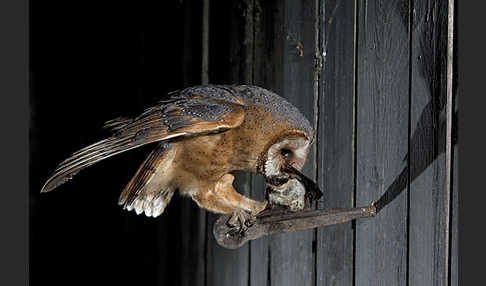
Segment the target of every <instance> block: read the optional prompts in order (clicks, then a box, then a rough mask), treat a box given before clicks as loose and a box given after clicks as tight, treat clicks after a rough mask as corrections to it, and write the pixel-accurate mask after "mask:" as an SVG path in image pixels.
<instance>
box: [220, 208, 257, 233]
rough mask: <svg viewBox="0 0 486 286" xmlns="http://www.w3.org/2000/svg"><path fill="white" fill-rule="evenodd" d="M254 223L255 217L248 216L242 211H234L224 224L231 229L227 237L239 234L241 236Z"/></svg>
mask: <svg viewBox="0 0 486 286" xmlns="http://www.w3.org/2000/svg"><path fill="white" fill-rule="evenodd" d="M255 222H256V216H255V215H252V214H249V213H248V212H246V211H245V210H243V209H236V210H234V211H233V214H232V215H231V217H230V218H229V219H228V221H227V222H226V224H227V225H228V226H229V227H231V230H230V231H228V234H229V235H235V234H240V235H242V234H243V233H244V232H245V231H246V230H247V229H248V227H251V226H252V225H253V224H254V223H255Z"/></svg>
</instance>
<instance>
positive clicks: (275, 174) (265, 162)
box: [259, 129, 322, 211]
mask: <svg viewBox="0 0 486 286" xmlns="http://www.w3.org/2000/svg"><path fill="white" fill-rule="evenodd" d="M311 145H312V139H311V138H309V136H308V135H307V134H306V133H305V132H304V131H300V130H295V129H294V130H288V131H285V132H283V133H282V134H280V135H279V136H277V137H276V138H274V139H273V140H272V141H271V142H270V144H268V147H267V148H266V150H265V151H264V152H263V155H262V159H261V162H262V164H261V166H260V170H259V172H260V173H261V174H262V175H263V176H264V178H265V181H266V183H267V186H268V187H267V197H268V200H269V202H270V203H271V204H277V205H284V206H288V207H289V208H290V210H291V211H298V210H302V209H303V208H304V206H305V197H306V196H307V197H309V198H311V199H319V198H320V197H321V196H322V192H321V191H320V190H319V188H318V186H317V185H316V184H315V183H314V182H313V181H312V180H311V179H309V178H308V177H306V176H305V175H303V174H302V173H301V172H300V170H301V169H302V168H303V166H304V163H305V161H306V158H307V155H308V154H309V151H310V147H311Z"/></svg>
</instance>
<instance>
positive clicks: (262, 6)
mask: <svg viewBox="0 0 486 286" xmlns="http://www.w3.org/2000/svg"><path fill="white" fill-rule="evenodd" d="M315 12H316V2H315V1H256V3H255V13H256V14H257V17H256V18H255V19H256V21H255V25H256V27H255V32H256V33H255V59H256V61H257V62H256V63H255V75H254V76H255V80H254V83H255V84H260V85H262V86H264V87H266V88H269V89H271V90H273V91H275V92H277V93H278V94H280V95H281V96H283V97H285V98H286V99H288V100H289V101H290V102H291V103H293V104H295V105H296V106H297V107H298V108H299V109H300V110H301V112H302V113H303V114H304V115H305V116H306V117H307V118H308V119H309V120H310V121H311V123H314V120H315V119H314V118H315V112H316V111H317V110H316V109H315V107H314V99H315V98H314V96H313V94H314V93H313V88H314V82H313V76H314V55H315V30H314V20H315ZM314 154H315V153H314V152H313V153H312V154H310V155H309V157H308V162H307V163H306V167H305V168H304V172H305V173H306V174H313V172H314V170H315V163H314V161H315V158H314ZM314 236H315V230H307V231H301V232H294V233H285V234H280V235H275V236H271V237H269V238H266V240H264V241H262V242H255V243H253V242H252V244H251V245H252V246H253V245H255V244H258V245H257V247H258V249H259V253H257V252H254V251H253V252H251V253H252V255H251V259H252V264H253V263H259V262H260V261H261V262H263V263H267V265H266V266H267V267H268V268H267V269H268V272H267V274H266V278H267V280H266V281H263V279H258V280H257V279H255V280H253V278H252V279H251V281H254V282H255V283H256V281H259V282H262V283H266V284H271V285H313V283H314V256H313V253H312V243H313V240H314ZM257 261H258V262H257ZM256 267H265V265H264V264H262V265H258V264H257V265H256ZM254 268H255V267H252V269H254ZM289 273H292V275H289ZM257 285H258V284H257Z"/></svg>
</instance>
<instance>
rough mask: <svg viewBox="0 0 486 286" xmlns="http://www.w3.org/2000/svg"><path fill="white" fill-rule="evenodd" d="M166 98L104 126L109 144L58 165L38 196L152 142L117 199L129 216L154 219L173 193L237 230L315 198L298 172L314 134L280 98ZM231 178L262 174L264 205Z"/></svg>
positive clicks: (199, 91)
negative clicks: (274, 209) (274, 207)
mask: <svg viewBox="0 0 486 286" xmlns="http://www.w3.org/2000/svg"><path fill="white" fill-rule="evenodd" d="M169 95H170V98H169V99H168V100H163V101H160V102H159V103H158V104H157V105H156V106H154V107H151V108H149V109H146V110H145V111H144V112H143V113H142V114H141V115H139V116H138V117H136V118H133V119H128V118H117V119H114V120H110V121H108V122H106V123H105V127H106V128H109V129H110V130H111V132H112V135H111V137H109V138H106V139H104V140H101V141H99V142H97V143H94V144H92V145H90V146H87V147H85V148H83V149H81V150H79V151H77V152H75V153H74V154H72V156H71V157H69V158H68V159H66V160H64V161H63V162H62V163H61V164H60V165H59V166H58V167H57V168H56V169H55V170H54V172H53V174H52V175H51V176H50V178H49V179H48V180H47V182H46V183H45V185H44V186H43V187H42V190H41V192H49V191H51V190H53V189H54V188H56V187H57V186H59V185H61V184H63V183H64V182H66V181H67V180H69V179H71V178H72V177H73V176H74V175H75V174H76V173H78V172H79V171H80V170H82V169H84V168H86V167H88V166H91V165H93V164H94V163H96V162H99V161H101V160H103V159H106V158H108V157H111V156H113V155H116V154H119V153H121V152H124V151H128V150H130V149H133V148H137V147H140V146H142V145H145V144H150V143H154V149H153V151H152V152H151V153H150V154H149V155H148V157H147V158H146V159H145V161H144V162H143V163H142V165H141V166H140V167H139V169H138V170H137V172H136V174H135V176H134V177H133V178H132V179H131V180H130V181H129V182H128V184H127V185H126V186H125V188H124V189H123V191H122V193H121V195H120V197H119V201H118V204H119V205H121V206H123V208H124V209H126V210H128V211H130V210H134V211H135V212H136V213H137V214H141V213H144V214H145V215H146V216H148V217H157V216H159V215H160V214H162V213H163V211H164V209H165V207H166V206H167V204H168V203H169V202H170V200H171V198H172V196H173V194H174V193H175V192H179V193H180V194H182V195H186V196H189V197H190V198H192V199H193V200H194V201H195V202H196V203H197V204H198V205H199V207H201V208H204V209H206V210H209V211H212V212H215V213H220V214H228V215H230V219H229V220H228V224H229V225H230V226H233V227H235V228H238V229H241V230H244V229H246V227H247V226H249V225H251V224H252V223H253V222H254V221H255V217H256V215H257V214H259V213H260V212H262V211H263V210H264V209H266V208H267V206H268V205H271V204H279V205H284V206H287V207H288V208H290V210H291V211H298V210H302V209H303V208H304V198H305V197H306V196H307V197H310V198H311V199H319V198H320V196H321V195H322V192H321V191H320V190H319V188H318V187H317V185H316V184H315V183H314V182H312V181H311V180H310V179H308V178H307V177H305V176H304V175H303V174H302V173H301V172H300V171H299V170H301V169H302V167H303V165H304V162H305V160H306V157H307V155H308V153H309V150H310V146H311V145H312V143H313V141H314V130H313V128H312V126H311V124H310V123H309V121H308V120H307V119H306V118H305V117H304V116H303V115H302V114H301V113H300V112H299V110H298V109H297V108H296V107H295V106H293V105H292V104H290V103H289V102H287V101H286V100H285V99H283V98H282V97H280V96H278V95H277V94H275V93H273V92H271V91H268V90H266V89H263V88H260V87H256V86H247V85H241V86H225V85H206V86H196V87H190V88H186V89H184V90H181V91H176V92H173V93H170V94H169ZM235 171H248V172H253V173H259V174H261V175H263V177H264V178H265V181H266V183H267V191H268V194H267V199H266V200H265V201H263V202H260V201H255V200H252V199H250V198H247V197H245V196H243V195H241V194H239V193H238V192H237V191H235V189H234V188H233V185H232V183H233V179H234V176H233V173H234V172H235Z"/></svg>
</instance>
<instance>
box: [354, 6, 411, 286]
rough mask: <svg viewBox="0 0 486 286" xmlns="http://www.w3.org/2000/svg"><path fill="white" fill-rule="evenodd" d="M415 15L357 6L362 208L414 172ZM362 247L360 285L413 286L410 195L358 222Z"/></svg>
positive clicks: (357, 267) (398, 8)
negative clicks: (411, 28)
mask: <svg viewBox="0 0 486 286" xmlns="http://www.w3.org/2000/svg"><path fill="white" fill-rule="evenodd" d="M408 11H409V7H408V6H407V2H404V1H388V0H371V1H359V2H358V22H357V25H358V46H357V85H358V87H357V88H358V90H357V96H358V100H357V104H358V106H357V134H356V136H357V146H356V148H357V155H356V160H357V170H356V171H357V173H356V176H357V189H356V204H357V205H363V204H367V203H369V202H370V201H372V200H375V199H376V198H378V197H380V196H381V194H383V193H384V192H385V190H386V189H387V188H388V187H389V186H390V185H392V183H393V182H394V181H395V179H396V178H398V177H399V175H400V174H401V173H402V172H403V171H404V170H406V167H407V160H406V156H407V153H408V123H409V122H408V121H409V116H408V115H409V45H408V42H409V36H408V24H409V22H408V20H409V19H408V15H409V14H408ZM405 172H406V171H405ZM398 187H404V188H406V187H407V185H406V184H405V185H404V186H398ZM355 247H356V249H355V273H356V274H355V284H356V285H363V284H366V285H387V286H390V285H406V283H407V192H406V191H404V192H403V193H401V195H399V196H398V197H397V198H396V199H395V200H394V201H393V202H392V203H391V204H389V205H388V206H387V207H385V208H384V209H383V210H382V211H381V212H380V213H379V214H378V215H377V216H376V218H375V219H373V220H365V221H357V223H356V244H355ZM384 258H386V259H384Z"/></svg>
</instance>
